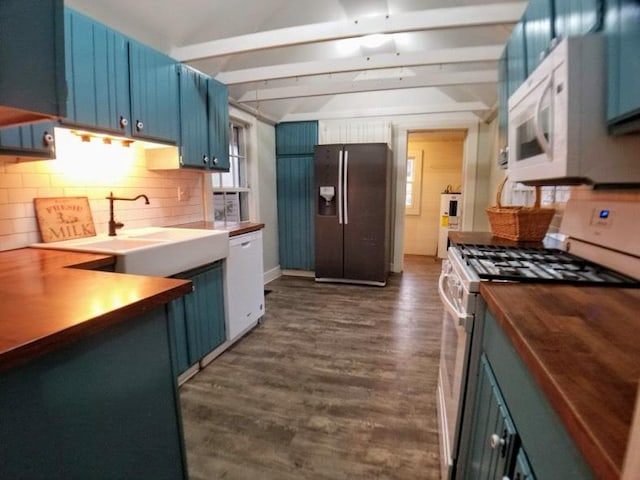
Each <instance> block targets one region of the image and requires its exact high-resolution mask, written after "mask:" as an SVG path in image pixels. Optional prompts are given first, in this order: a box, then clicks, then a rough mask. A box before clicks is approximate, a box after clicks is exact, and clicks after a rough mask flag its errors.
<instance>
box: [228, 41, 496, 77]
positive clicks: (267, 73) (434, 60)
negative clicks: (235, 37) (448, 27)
mask: <svg viewBox="0 0 640 480" xmlns="http://www.w3.org/2000/svg"><path fill="white" fill-rule="evenodd" d="M503 49H504V45H486V46H481V47H462V48H443V49H440V50H428V51H424V52H421V53H410V54H406V55H401V54H399V53H395V54H394V53H388V54H383V55H373V56H368V57H356V58H343V59H334V60H318V61H311V62H300V63H288V64H282V65H271V66H264V67H257V68H247V69H244V70H235V71H229V72H221V73H219V74H218V75H216V77H215V78H216V80H219V81H220V82H222V83H224V84H225V85H235V84H238V83H250V82H263V81H268V80H274V79H278V78H293V77H304V76H308V75H327V74H331V73H340V72H355V71H359V70H372V69H380V68H396V67H415V66H423V65H441V64H447V63H468V62H487V61H489V62H493V61H497V60H498V59H499V58H500V55H501V54H502V50H503Z"/></svg>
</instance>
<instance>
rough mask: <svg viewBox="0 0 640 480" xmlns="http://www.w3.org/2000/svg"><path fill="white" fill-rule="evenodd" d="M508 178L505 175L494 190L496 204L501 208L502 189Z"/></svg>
mask: <svg viewBox="0 0 640 480" xmlns="http://www.w3.org/2000/svg"><path fill="white" fill-rule="evenodd" d="M508 179H509V177H508V176H507V175H505V176H504V178H503V179H502V181H501V182H500V185H498V191H497V192H496V205H497V206H498V208H502V202H501V201H500V200H501V199H502V190H503V189H504V184H505V183H507V180H508Z"/></svg>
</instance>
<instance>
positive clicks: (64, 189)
mask: <svg viewBox="0 0 640 480" xmlns="http://www.w3.org/2000/svg"><path fill="white" fill-rule="evenodd" d="M56 153H57V159H56V160H44V161H26V162H16V159H15V158H0V250H10V249H14V248H20V247H24V246H27V245H29V244H31V243H34V242H39V241H40V235H39V230H38V225H37V221H36V217H35V210H34V207H33V199H34V198H35V197H63V196H65V197H68V196H86V197H89V202H90V205H91V211H92V214H93V220H94V223H95V225H96V230H97V232H98V233H106V232H107V222H108V220H109V202H108V201H107V200H106V199H105V197H106V196H107V195H109V192H111V191H113V193H114V195H117V196H122V197H133V196H136V195H138V194H141V193H144V194H146V195H147V196H148V197H149V200H150V205H145V204H144V201H142V200H138V201H136V202H122V201H121V202H116V203H115V210H116V218H117V219H118V220H119V221H121V222H123V223H124V224H125V228H127V227H128V228H136V227H146V226H166V225H173V224H179V223H185V222H191V221H199V220H202V219H203V215H204V212H203V199H202V184H203V174H202V173H200V172H197V171H191V170H164V171H151V170H147V168H146V165H145V151H144V149H143V148H142V146H141V144H140V143H139V142H134V143H133V144H132V145H131V146H130V147H128V148H125V147H123V146H122V145H120V143H119V142H114V143H112V144H111V145H104V144H103V143H102V142H101V141H99V140H97V139H94V140H93V141H91V142H90V143H82V142H80V140H79V139H78V138H77V137H75V136H72V135H70V134H68V133H67V132H66V131H64V132H60V131H59V132H57V133H56ZM178 188H181V189H182V190H183V191H184V192H185V194H186V195H184V196H183V197H182V200H178Z"/></svg>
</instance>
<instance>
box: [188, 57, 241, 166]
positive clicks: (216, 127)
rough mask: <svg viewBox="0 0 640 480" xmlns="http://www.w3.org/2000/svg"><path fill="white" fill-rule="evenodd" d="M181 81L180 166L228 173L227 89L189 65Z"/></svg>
mask: <svg viewBox="0 0 640 480" xmlns="http://www.w3.org/2000/svg"><path fill="white" fill-rule="evenodd" d="M178 74H179V77H180V156H181V160H180V165H181V166H183V167H190V168H202V169H212V170H229V100H228V91H227V87H226V85H223V84H222V83H220V82H218V81H216V80H214V79H212V78H210V77H209V76H207V75H204V74H203V73H201V72H199V71H197V70H194V69H192V68H190V67H188V66H186V65H180V66H179V67H178Z"/></svg>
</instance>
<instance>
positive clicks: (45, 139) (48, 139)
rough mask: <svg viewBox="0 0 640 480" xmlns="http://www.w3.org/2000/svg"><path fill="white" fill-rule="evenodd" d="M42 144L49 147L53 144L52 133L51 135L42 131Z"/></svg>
mask: <svg viewBox="0 0 640 480" xmlns="http://www.w3.org/2000/svg"><path fill="white" fill-rule="evenodd" d="M42 144H43V145H44V146H45V147H50V146H52V145H53V135H51V134H50V133H49V132H44V134H43V135H42Z"/></svg>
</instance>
